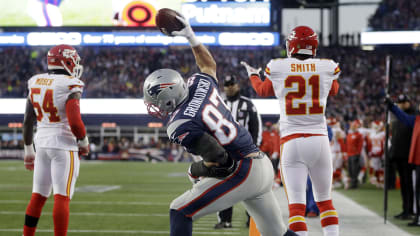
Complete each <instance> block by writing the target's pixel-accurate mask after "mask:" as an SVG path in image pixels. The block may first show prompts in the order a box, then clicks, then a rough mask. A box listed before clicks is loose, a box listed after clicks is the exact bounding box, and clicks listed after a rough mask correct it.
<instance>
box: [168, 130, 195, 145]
mask: <svg viewBox="0 0 420 236" xmlns="http://www.w3.org/2000/svg"><path fill="white" fill-rule="evenodd" d="M189 134H190V132H185V133H183V134H181V135H179V136H178V137H175V133H174V134H173V135H172V137H171V141H172V142H173V143H176V144H181V143H182V140H184V139H185V137H187V136H188V135H189Z"/></svg>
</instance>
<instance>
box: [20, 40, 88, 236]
mask: <svg viewBox="0 0 420 236" xmlns="http://www.w3.org/2000/svg"><path fill="white" fill-rule="evenodd" d="M47 60H48V73H45V74H38V75H35V76H33V77H32V78H31V79H30V80H29V81H28V89H29V95H28V99H27V102H26V111H25V118H24V129H23V138H24V142H25V156H24V164H25V167H26V169H28V170H34V175H33V188H32V196H31V200H30V202H29V205H28V207H27V209H26V215H25V224H24V227H23V235H24V236H32V235H35V230H36V226H37V224H38V220H39V217H40V216H41V211H42V207H43V206H44V204H45V201H46V200H47V198H48V197H49V196H50V193H51V190H53V192H54V207H53V220H54V235H55V236H65V235H67V227H68V221H69V201H70V199H71V197H72V195H73V192H74V187H75V183H76V179H77V176H78V175H79V153H81V154H83V155H84V154H87V153H88V152H89V149H88V145H89V142H88V138H87V136H86V130H85V126H84V123H83V121H82V119H81V116H80V107H79V99H80V96H81V93H82V91H83V86H84V83H83V82H82V81H81V80H79V78H80V76H81V74H82V71H83V67H82V66H81V65H80V57H79V55H78V53H77V52H76V50H75V49H74V48H73V47H71V46H68V45H58V46H55V47H53V48H51V49H50V50H49V51H48V55H47ZM35 120H36V121H37V132H36V135H35V139H33V126H34V122H35ZM33 141H34V144H35V148H36V152H35V150H34V144H33Z"/></svg>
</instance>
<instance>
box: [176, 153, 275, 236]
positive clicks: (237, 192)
mask: <svg viewBox="0 0 420 236" xmlns="http://www.w3.org/2000/svg"><path fill="white" fill-rule="evenodd" d="M271 170H272V166H271V163H270V160H269V159H268V157H266V156H265V155H264V157H262V156H261V157H260V159H244V160H242V161H240V162H239V163H238V167H237V169H236V170H235V172H234V173H232V174H231V175H230V176H229V177H227V178H225V179H215V178H204V179H202V180H201V181H200V182H199V183H197V184H195V185H194V186H193V188H192V189H191V190H189V191H187V192H185V193H184V194H182V195H181V196H179V197H178V198H176V199H175V200H174V201H173V202H172V203H171V215H170V218H171V236H177V235H183V236H186V235H191V234H186V233H185V228H188V229H192V220H196V219H199V218H200V217H202V216H205V215H208V214H210V213H214V212H217V211H220V210H223V209H226V208H227V207H230V206H233V205H234V204H235V203H237V202H240V201H243V200H245V199H250V198H253V197H255V196H259V195H262V194H264V193H265V192H267V191H270V190H271V186H272V183H273V172H272V171H271ZM180 215H182V216H184V217H183V218H181V217H180ZM172 218H174V220H172ZM177 221H179V222H177ZM182 224H184V225H182ZM191 231H192V230H191ZM188 232H190V230H188Z"/></svg>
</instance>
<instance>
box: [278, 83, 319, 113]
mask: <svg viewBox="0 0 420 236" xmlns="http://www.w3.org/2000/svg"><path fill="white" fill-rule="evenodd" d="M295 83H296V84H297V85H298V87H297V88H298V90H297V91H290V92H288V93H287V94H286V97H285V99H286V114H287V115H306V114H307V112H306V103H305V102H303V103H298V105H297V106H293V100H294V99H302V98H303V97H304V96H305V95H306V80H305V78H304V77H303V76H301V75H290V76H288V77H287V78H286V80H285V81H284V87H285V88H292V87H293V84H295ZM308 86H311V87H312V106H311V107H309V115H313V114H323V113H324V107H323V106H321V105H320V104H319V75H312V76H311V77H310V78H309V80H308Z"/></svg>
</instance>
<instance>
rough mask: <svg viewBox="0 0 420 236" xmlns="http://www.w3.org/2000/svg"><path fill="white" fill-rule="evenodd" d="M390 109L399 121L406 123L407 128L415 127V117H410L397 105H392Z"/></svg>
mask: <svg viewBox="0 0 420 236" xmlns="http://www.w3.org/2000/svg"><path fill="white" fill-rule="evenodd" d="M390 109H391V112H392V113H393V114H394V115H395V116H396V117H397V119H398V120H399V121H401V122H402V123H404V124H405V125H406V126H409V127H411V128H413V127H414V122H415V121H416V116H415V115H408V114H407V113H405V112H403V111H402V110H401V109H400V108H399V107H397V106H396V105H392V106H391V107H390Z"/></svg>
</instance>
